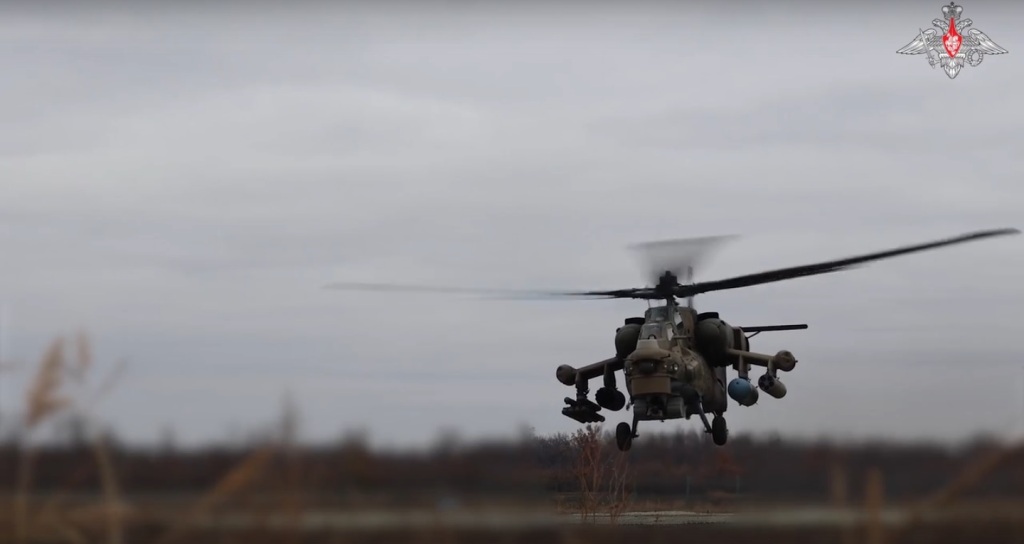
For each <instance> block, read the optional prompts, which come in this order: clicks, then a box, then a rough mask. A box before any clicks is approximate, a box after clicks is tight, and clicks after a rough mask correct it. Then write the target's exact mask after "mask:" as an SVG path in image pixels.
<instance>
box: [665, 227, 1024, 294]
mask: <svg viewBox="0 0 1024 544" xmlns="http://www.w3.org/2000/svg"><path fill="white" fill-rule="evenodd" d="M1010 234H1020V230H1018V229H993V230H984V231H979V232H973V233H968V234H964V235H961V236H956V237H954V238H947V239H944V240H938V241H935V242H928V243H923V244H916V245H912V246H904V247H900V248H896V249H890V250H887V251H879V252H876V253H869V254H866V255H860V256H857V257H850V258H846V259H839V260H834V261H826V262H821V263H815V264H807V265H803V266H793V267H790V268H780V269H777V270H768V271H765V272H758V273H756V274H747V275H744V276H736V277H733V278H727V279H724V280H717V281H707V282H700V283H695V284H693V285H681V286H679V287H678V288H677V289H676V293H675V295H676V296H677V297H689V296H693V295H697V294H700V293H707V292H710V291H723V290H726V289H737V288H739V287H750V286H752V285H760V284H762V283H771V282H776V281H783V280H788V279H793V278H801V277H804V276H813V275H817V274H826V273H829V272H837V271H839V270H844V269H847V268H850V267H853V266H856V265H859V264H863V263H867V262H871V261H878V260H881V259H888V258H890V257H896V256H898V255H906V254H908V253H916V252H918V251H925V250H929V249H936V248H940V247H944V246H950V245H954V244H962V243H965V242H971V241H975V240H981V239H984V238H991V237H994V236H1006V235H1010Z"/></svg>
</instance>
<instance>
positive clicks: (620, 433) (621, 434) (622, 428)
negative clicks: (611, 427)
mask: <svg viewBox="0 0 1024 544" xmlns="http://www.w3.org/2000/svg"><path fill="white" fill-rule="evenodd" d="M615 444H616V445H617V446H618V447H619V451H629V448H630V447H631V446H632V445H633V428H632V427H630V425H629V423H626V422H625V421H623V422H622V423H619V424H618V425H617V426H616V427H615Z"/></svg>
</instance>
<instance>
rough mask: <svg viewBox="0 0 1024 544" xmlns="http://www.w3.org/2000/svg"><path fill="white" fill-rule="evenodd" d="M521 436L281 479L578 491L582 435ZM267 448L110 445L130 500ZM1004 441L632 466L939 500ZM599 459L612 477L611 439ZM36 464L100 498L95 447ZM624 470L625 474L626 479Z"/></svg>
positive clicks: (396, 491) (674, 493) (54, 451)
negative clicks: (874, 483)
mask: <svg viewBox="0 0 1024 544" xmlns="http://www.w3.org/2000/svg"><path fill="white" fill-rule="evenodd" d="M582 434H583V433H579V434H577V435H575V436H573V435H555V436H547V437H536V436H530V437H524V438H521V439H518V440H509V441H505V442H478V443H470V444H459V445H455V444H452V445H449V446H437V447H434V448H431V449H429V450H426V451H420V452H413V453H397V452H382V451H375V450H373V449H371V448H369V447H368V446H367V445H366V443H365V441H363V440H360V439H349V440H345V441H342V442H339V443H338V444H336V445H333V446H320V447H298V448H292V449H281V451H279V452H278V453H277V454H275V456H274V459H273V461H272V463H274V465H273V466H272V468H271V470H268V471H266V472H267V473H269V474H271V475H272V476H273V477H278V478H279V479H288V481H289V482H290V484H291V485H294V486H296V487H299V488H301V489H302V490H303V491H304V492H309V493H316V494H317V495H319V496H325V497H332V496H333V497H338V498H339V499H343V498H344V497H351V496H365V497H367V500H370V499H369V498H370V497H372V496H387V497H392V498H394V497H408V498H409V500H414V499H413V498H414V497H424V496H438V493H441V494H445V495H451V496H482V495H490V496H500V497H527V496H530V497H533V498H539V497H554V496H558V495H561V494H572V493H574V492H575V491H577V490H578V489H579V476H580V471H581V469H580V467H579V458H580V455H581V452H580V446H579V444H580V442H579V441H580V436H581V435H582ZM258 447H259V446H258V445H257V446H252V447H247V448H242V447H238V448H225V447H210V448H206V449H199V450H191V451H182V450H178V449H175V448H163V449H157V448H149V449H144V448H129V447H124V446H117V445H114V446H113V447H112V456H113V464H114V466H115V468H116V473H117V475H118V480H119V482H118V483H119V486H120V487H121V489H122V490H123V491H124V492H127V493H135V494H149V493H159V494H164V493H194V492H201V491H204V490H208V489H210V488H211V487H213V486H214V485H215V484H216V483H217V482H218V481H219V480H221V479H222V478H223V477H224V476H225V475H226V474H228V473H229V472H230V471H231V470H232V469H233V468H234V467H236V466H238V465H239V464H240V463H242V462H243V460H244V459H245V458H246V456H248V455H250V454H251V452H252V451H253V450H254V449H257V448H258ZM997 447H999V446H997V445H996V444H994V443H992V442H988V441H982V440H979V441H975V442H973V443H971V444H968V445H965V446H962V447H959V448H955V449H953V448H945V447H941V446H936V445H908V444H895V443H877V444H859V445H842V444H835V443H825V442H817V443H815V442H793V441H786V440H780V439H758V438H751V437H744V436H734V437H732V438H731V439H730V442H729V444H728V445H727V446H725V447H722V448H719V447H716V446H714V445H713V444H711V442H710V439H708V438H707V437H706V436H704V435H703V434H700V433H696V432H694V431H692V430H691V431H686V432H683V431H680V432H677V433H675V434H655V433H646V434H644V436H643V437H642V439H640V440H638V441H637V442H636V443H635V444H634V445H633V449H632V451H630V452H629V453H628V454H627V455H628V461H627V462H626V463H625V466H626V467H627V470H628V474H629V477H628V480H629V484H630V486H631V487H632V489H633V490H634V497H635V498H636V499H639V500H644V499H649V500H668V501H673V500H685V499H690V500H702V499H706V498H708V497H722V496H732V495H736V496H738V497H739V498H743V499H747V500H758V499H769V498H770V499H771V500H773V501H779V500H794V501H805V500H813V501H822V500H827V499H828V497H829V496H830V493H831V490H832V488H833V484H834V479H835V477H836V475H837V471H836V468H837V467H840V468H841V469H842V470H841V471H840V472H839V473H843V474H845V475H846V476H845V478H846V482H847V488H848V490H849V496H850V498H851V500H856V499H857V497H858V496H859V495H860V493H861V492H862V488H863V485H862V481H863V475H864V474H865V473H866V471H868V470H870V469H873V468H877V469H879V470H881V471H882V474H883V475H884V481H885V492H886V495H887V497H889V498H890V499H893V500H899V499H916V498H921V497H923V496H926V495H928V494H930V493H934V492H936V491H939V490H940V489H941V488H942V487H943V486H945V485H947V484H948V483H949V482H950V481H951V480H953V479H954V478H955V477H956V476H957V475H958V474H960V473H961V472H963V471H964V470H966V469H967V468H968V467H969V466H970V465H971V464H972V463H977V462H979V460H980V459H982V458H983V457H984V456H985V455H987V454H988V453H989V452H990V451H992V449H993V448H997ZM601 455H602V459H604V462H606V464H607V466H606V468H604V469H602V470H614V469H613V468H611V467H612V464H613V463H614V459H615V457H616V456H618V455H620V454H619V452H618V451H616V450H615V446H614V445H613V443H612V441H611V439H610V436H608V435H607V434H606V435H605V436H604V442H603V445H602V448H601ZM21 456H22V452H21V450H20V449H19V447H18V446H16V445H13V444H7V445H2V446H0V489H3V490H12V489H14V486H15V484H16V479H17V472H18V467H19V466H20V465H19V463H20V462H21V461H20V460H21ZM32 457H33V460H32V467H33V468H32V487H33V488H34V489H35V490H37V491H45V490H58V489H60V490H65V491H78V492H92V491H95V490H97V489H99V472H98V470H97V463H96V462H95V461H94V457H93V450H92V449H91V447H90V446H89V444H87V443H84V442H83V443H79V444H69V445H64V446H60V447H57V446H47V447H45V448H42V449H39V450H36V451H35V453H34V454H33V456H32ZM1022 460H1024V458H1022V456H1019V455H1018V456H1015V457H1014V458H1011V459H1009V460H1007V462H1005V463H1003V464H1002V466H1001V468H999V469H997V470H995V471H994V472H993V473H992V474H991V475H989V476H986V477H985V478H984V479H983V480H982V481H979V482H976V483H975V485H973V486H972V487H971V491H970V492H969V493H967V494H968V495H970V496H972V497H993V498H994V497H1008V496H1018V497H1020V496H1022V495H1024V463H1022V462H1021V461H1022ZM621 468H622V465H621V464H620V465H619V469H618V470H621Z"/></svg>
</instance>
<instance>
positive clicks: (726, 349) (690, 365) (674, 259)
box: [326, 228, 1020, 451]
mask: <svg viewBox="0 0 1024 544" xmlns="http://www.w3.org/2000/svg"><path fill="white" fill-rule="evenodd" d="M1019 233H1020V231H1019V230H1018V229H1011V228H1006V229H992V230H984V231H978V232H973V233H968V234H963V235H960V236H956V237H952V238H946V239H942V240H938V241H932V242H927V243H921V244H916V245H910V246H902V247H898V248H894V249H889V250H885V251H878V252H874V253H869V254H863V255H859V256H854V257H847V258H844V259H836V260H831V261H825V262H819V263H814V264H807V265H801V266H793V267H788V268H781V269H774V270H768V271H764V272H758V273H754V274H746V275H742V276H735V277H731V278H726V279H722V280H715V281H706V282H696V283H695V282H694V281H693V270H694V266H695V265H696V264H697V263H698V261H700V260H701V259H702V258H704V257H706V256H707V255H708V254H709V253H710V250H711V249H713V248H715V247H717V246H718V245H719V244H720V242H722V241H724V240H726V239H727V238H729V237H721V236H719V237H704V238H689V239H682V240H668V241H662V242H649V243H646V244H637V245H636V246H633V247H634V249H637V250H640V251H642V252H643V253H644V255H645V257H646V259H647V261H648V262H647V269H648V273H649V274H650V277H649V279H650V280H653V281H652V283H653V286H649V287H639V288H628V289H618V290H610V291H542V292H538V291H512V290H503V289H472V288H463V287H433V286H414V285H397V284H381V283H350V282H345V283H333V284H329V285H327V286H326V287H327V288H329V289H346V290H353V289H354V290H372V291H406V292H436V293H475V294H490V295H505V296H509V295H511V296H515V297H527V298H531V297H538V296H539V297H581V298H607V299H619V298H625V299H639V300H647V301H648V304H649V308H648V309H647V311H646V312H645V313H644V316H643V317H630V318H626V319H625V322H624V324H623V326H622V327H619V328H618V329H616V333H615V355H614V356H613V357H610V358H608V359H605V360H603V361H598V362H596V363H592V364H589V365H586V366H582V367H580V368H574V367H572V366H570V365H566V364H564V365H561V366H559V367H558V368H557V369H556V371H555V377H556V378H557V380H558V381H559V382H560V383H562V384H564V385H566V386H569V387H574V388H575V389H576V395H575V397H566V398H565V399H564V402H565V407H564V408H563V409H562V414H563V415H565V416H567V417H570V418H572V419H574V420H576V421H578V422H580V423H583V424H588V423H599V422H603V421H605V418H604V416H603V415H602V414H601V413H600V412H601V410H608V411H612V412H617V411H620V410H622V409H623V408H627V409H631V410H632V414H633V418H632V423H628V422H625V421H624V422H621V423H619V424H618V426H617V427H616V429H615V440H616V444H617V446H618V448H619V449H620V450H621V451H628V450H629V449H630V447H631V445H632V442H633V439H635V438H637V437H638V436H639V435H638V433H637V428H638V426H639V423H640V422H641V421H666V420H675V419H686V420H689V419H690V418H691V417H693V416H697V417H699V418H700V420H701V422H702V423H703V426H704V429H705V432H706V433H708V434H710V435H711V437H712V440H713V442H714V443H715V444H716V445H719V446H722V445H725V444H726V442H727V440H728V436H729V429H728V427H727V424H726V420H725V412H726V410H727V408H728V404H729V403H728V400H729V399H732V400H733V401H734V402H735V403H736V404H738V405H740V406H752V405H754V404H755V403H756V402H757V401H758V398H759V396H760V395H759V391H763V392H764V393H765V394H767V395H769V396H771V397H774V398H776V399H781V398H783V397H785V396H786V392H787V390H786V386H785V385H784V384H783V383H782V381H781V380H780V379H779V376H778V373H779V372H791V371H792V370H793V369H794V368H795V366H796V363H797V359H796V357H794V355H793V354H792V352H790V351H788V350H781V351H778V352H776V353H774V354H767V353H758V352H754V351H751V350H750V338H752V337H753V336H755V335H757V334H759V333H762V332H770V331H786V330H802V329H807V328H808V326H807V324H788V325H763V326H746V327H742V326H734V325H731V324H729V323H727V322H726V321H725V320H723V319H722V318H721V317H720V316H719V314H718V313H717V312H712V311H708V312H700V313H698V312H697V310H695V309H694V305H693V298H694V296H696V295H698V294H702V293H708V292H713V291H723V290H728V289H738V288H742V287H751V286H755V285H761V284H766V283H773V282H777V281H783V280H788V279H794V278H801V277H806V276H813V275H818V274H826V273H830V272H837V271H840V270H847V269H850V268H853V267H856V266H858V265H862V264H865V263H868V262H872V261H878V260H882V259H888V258H891V257H896V256H899V255H906V254H909V253H916V252H920V251H926V250H930V249H937V248H940V247H945V246H951V245H955V244H961V243H966V242H971V241H976V240H981V239H985V238H991V237H995V236H1005V235H1011V234H1019ZM680 275H685V278H686V279H685V282H684V283H680V280H679V276H680ZM677 299H686V300H687V302H686V304H685V305H681V304H679V302H678V300H677ZM653 302H658V304H657V305H654V304H652V303H653ZM755 366H756V367H761V368H764V369H765V373H764V374H763V375H761V376H760V377H759V378H758V379H757V382H756V385H755V384H754V383H752V382H751V378H750V371H751V367H755ZM728 368H732V369H733V370H734V371H736V374H737V376H736V377H735V378H733V379H732V380H728V376H727V374H726V371H727V369H728ZM617 372H622V374H623V377H624V382H625V390H626V393H623V392H622V391H620V390H619V389H618V388H617V379H616V373H617ZM599 377H600V378H602V380H603V383H602V387H600V388H599V389H598V390H597V391H596V393H595V395H594V400H593V401H591V400H590V399H589V398H588V397H589V394H590V385H589V384H590V381H591V380H593V379H596V378H599ZM727 380H728V381H727ZM627 395H628V400H627ZM709 415H710V416H711V420H710V421H709V419H708V416H709Z"/></svg>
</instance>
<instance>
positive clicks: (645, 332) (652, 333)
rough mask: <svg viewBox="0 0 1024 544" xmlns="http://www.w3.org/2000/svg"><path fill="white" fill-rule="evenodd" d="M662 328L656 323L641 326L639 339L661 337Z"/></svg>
mask: <svg viewBox="0 0 1024 544" xmlns="http://www.w3.org/2000/svg"><path fill="white" fill-rule="evenodd" d="M662 336H663V333H662V328H661V325H660V324H658V323H648V324H646V325H644V326H643V327H640V339H641V340H647V339H649V338H654V339H659V338H662Z"/></svg>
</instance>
